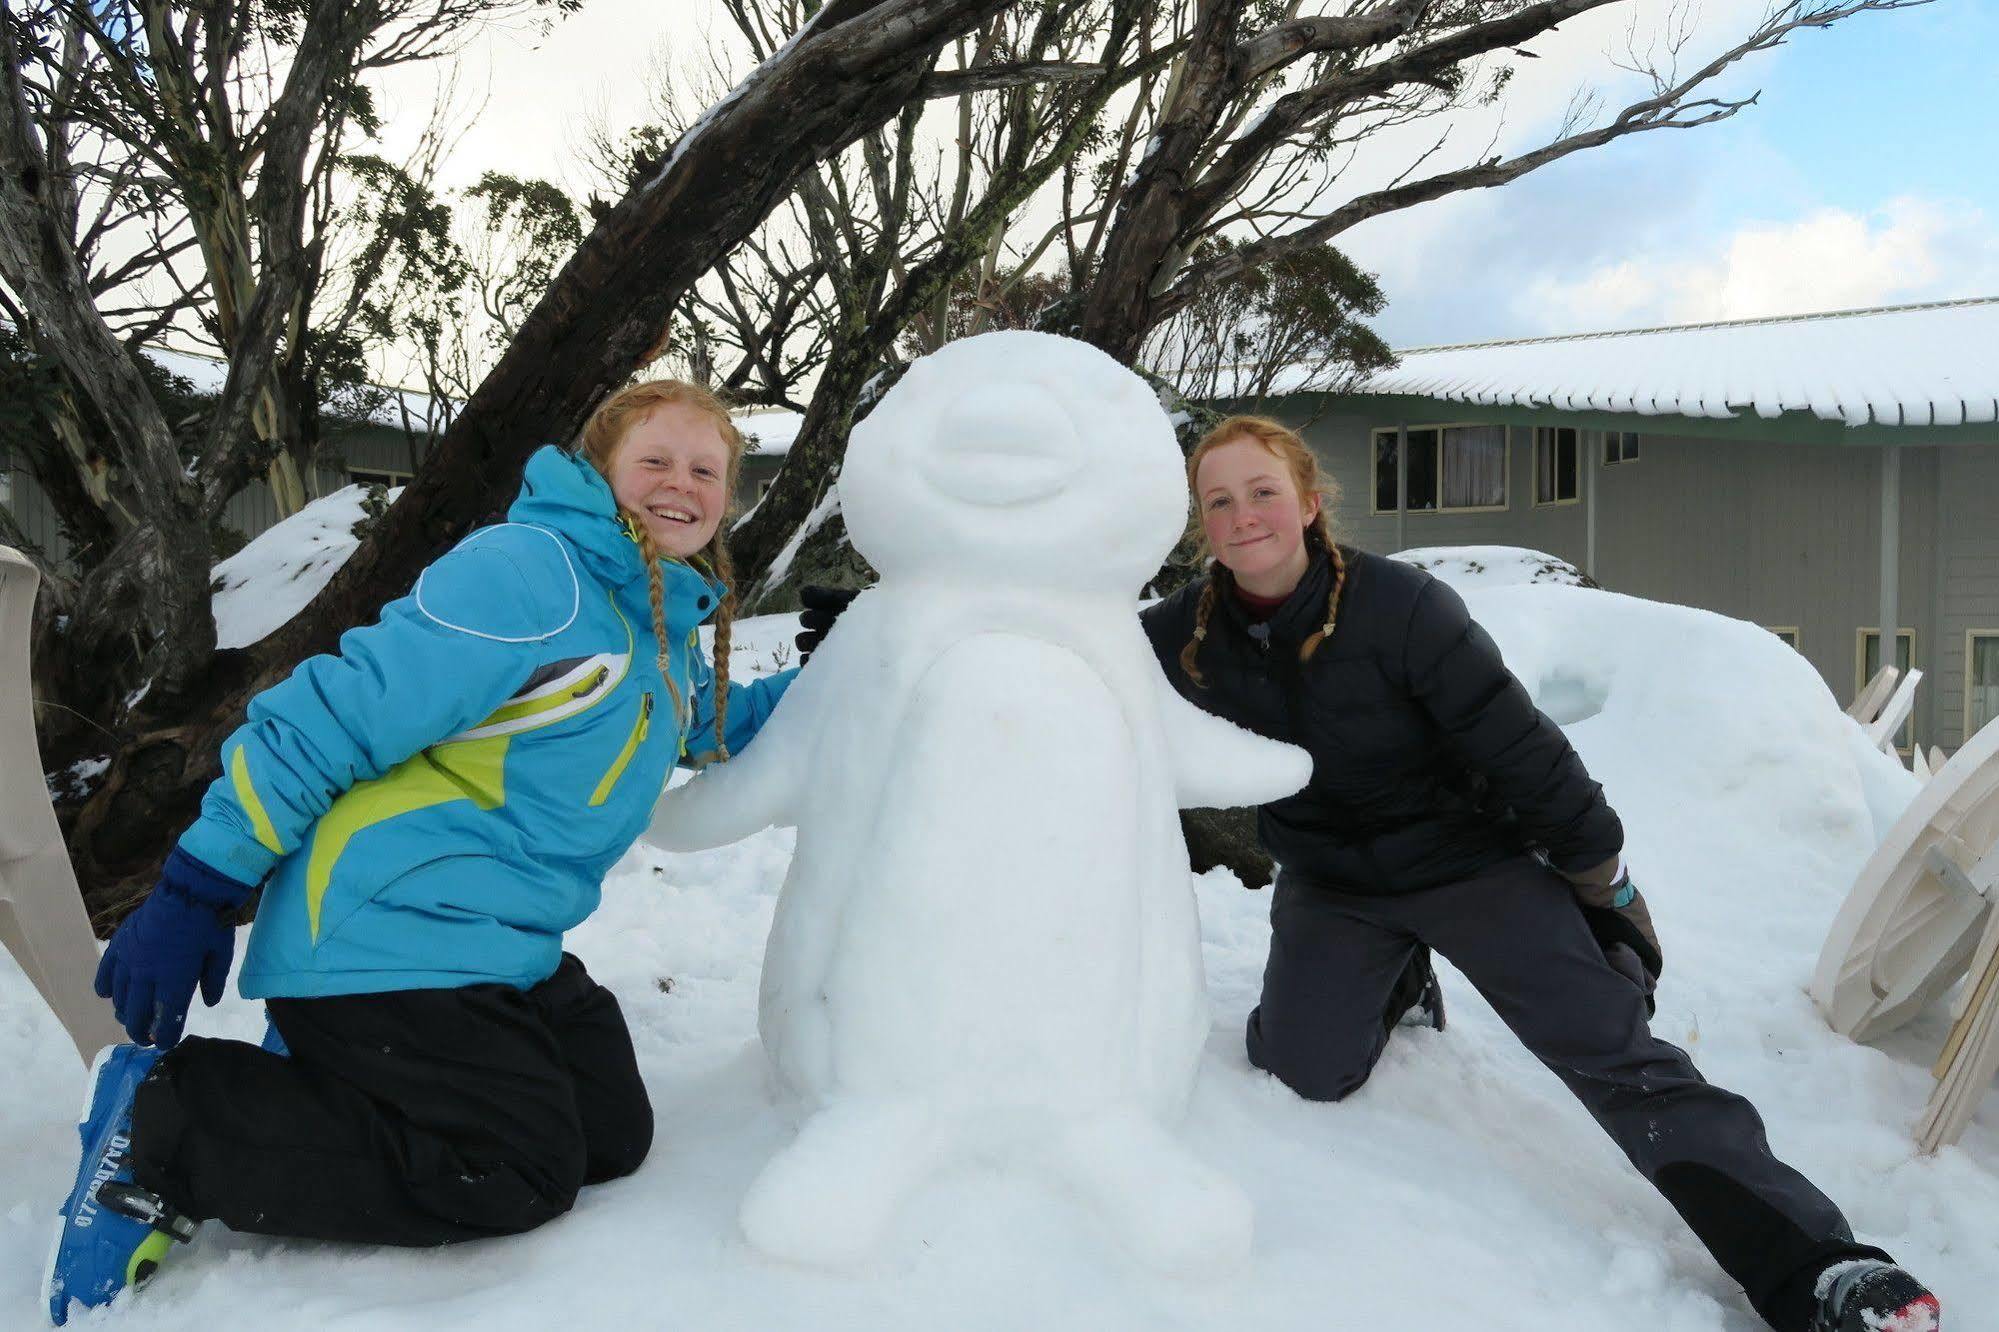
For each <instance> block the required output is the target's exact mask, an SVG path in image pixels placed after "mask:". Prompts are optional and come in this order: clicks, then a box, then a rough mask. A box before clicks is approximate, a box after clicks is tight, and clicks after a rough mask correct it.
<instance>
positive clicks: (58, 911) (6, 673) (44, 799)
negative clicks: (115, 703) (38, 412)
mask: <svg viewBox="0 0 1999 1332" xmlns="http://www.w3.org/2000/svg"><path fill="white" fill-rule="evenodd" d="M39 581H40V575H39V574H38V573H37V572H36V571H35V566H34V565H32V564H30V563H29V562H28V561H27V559H26V558H25V557H24V556H22V555H21V554H20V553H19V552H17V551H15V550H14V549H13V548H11V547H8V546H0V944H4V945H5V946H6V949H7V951H8V952H9V953H12V954H13V955H14V960H15V961H17V962H19V963H20V964H21V970H22V971H24V972H26V973H27V976H28V979H29V980H30V981H32V982H34V986H35V989H36V990H38V991H39V992H40V993H41V996H42V998H43V999H44V1000H46V1001H47V1002H48V1005H49V1007H50V1008H52V1009H54V1010H55V1014H56V1017H57V1018H59V1019H61V1021H62V1024H63V1027H64V1028H65V1029H66V1030H67V1031H68V1032H69V1035H70V1039H71V1040H72V1041H74V1042H75V1044H76V1048H77V1052H78V1053H79V1054H81V1055H82V1056H83V1058H84V1060H85V1062H88V1061H89V1060H90V1058H91V1056H93V1055H95V1054H96V1053H97V1051H98V1050H99V1049H101V1048H102V1047H104V1046H106V1045H109V1044H111V1043H112V1042H114V1041H120V1040H123V1039H124V1033H123V1032H121V1031H119V1029H118V1024H117V1023H116V1022H114V1021H113V1020H112V1017H111V1005H110V1004H108V1003H106V1002H105V1001H104V1000H102V999H99V998H98V997H97V995H96V994H95V993H94V992H93V991H92V990H91V988H90V981H91V977H93V976H95V975H96V974H97V940H96V939H95V938H94V937H92V935H91V932H90V921H89V919H88V918H87V917H86V916H85V915H84V912H83V898H82V897H80V896H79V895H78V894H77V891H76V876H75V873H74V871H72V870H71V869H70V864H69V852H68V850H67V849H66V848H65V847H64V846H63V842H62V833H61V831H60V830H59V829H58V828H57V827H56V816H55V811H54V810H53V809H51V808H50V807H49V791H48V787H47V786H45V785H44V784H43V782H42V761H41V751H40V750H39V749H38V748H37V747H36V745H35V723H34V720H33V717H32V715H31V713H30V710H29V702H30V678H29V674H28V637H29V622H30V621H31V619H32V618H33V615H34V608H35V586H36V584H37V583H38V582H39Z"/></svg>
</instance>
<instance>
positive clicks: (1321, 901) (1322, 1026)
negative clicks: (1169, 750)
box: [1144, 417, 1939, 1332]
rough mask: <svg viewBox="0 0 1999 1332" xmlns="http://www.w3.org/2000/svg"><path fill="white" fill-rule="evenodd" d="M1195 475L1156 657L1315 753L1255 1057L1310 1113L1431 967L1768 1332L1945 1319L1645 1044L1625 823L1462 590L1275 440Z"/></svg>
mask: <svg viewBox="0 0 1999 1332" xmlns="http://www.w3.org/2000/svg"><path fill="white" fill-rule="evenodd" d="M1188 481H1189V485H1190V488H1191V489H1192V491H1193V497H1194V502H1195V505H1196V507H1197V509H1198V512H1199V515H1200V520H1201V528H1202V532H1203V535H1204V536H1205V538H1206V541H1207V544H1208V546H1209V548H1210V550H1211V551H1212V553H1213V555H1214V563H1213V565H1212V566H1211V568H1210V571H1209V574H1208V577H1207V578H1206V579H1205V580H1203V581H1202V582H1201V583H1199V584H1195V585H1192V586H1189V587H1186V588H1183V589H1182V590H1181V591H1180V592H1178V593H1176V594H1175V595H1173V596H1171V597H1168V598H1167V599H1166V600H1164V601H1163V602H1161V603H1159V604H1158V605H1156V606H1153V607H1151V608H1150V609H1148V610H1147V611H1146V612H1145V613H1144V622H1145V628H1146V632H1147V634H1148V635H1149V636H1150V638H1151V640H1152V644H1153V647H1154V649H1155V650H1156V651H1157V653H1158V655H1159V662H1160V665H1161V667H1162V668H1163V669H1164V670H1165V671H1166V674H1167V677H1168V678H1169V679H1170V680H1172V681H1173V683H1174V686H1175V687H1176V688H1177V689H1178V690H1179V691H1180V692H1181V693H1182V694H1183V695H1184V696H1185V697H1186V698H1187V699H1189V700H1190V701H1192V702H1193V703H1194V704H1196V705H1197V706H1199V707H1201V708H1203V709H1205V710H1207V711H1209V712H1212V713H1214V714H1215V715H1217V716H1220V717H1225V718H1227V719H1228V720H1230V721H1233V722H1235V723H1237V724H1238V725H1241V726H1246V727H1248V728H1249V729H1250V730H1253V731H1255V732H1257V733H1258V734H1261V735H1265V736H1269V737H1271V738H1272V739H1277V740H1285V741H1289V742H1290V743H1292V744H1295V745H1301V746H1303V747H1304V748H1306V749H1307V750H1309V751H1310V752H1311V754H1312V757H1313V760H1314V769H1313V775H1312V780H1311V783H1310V784H1309V785H1308V786H1307V787H1306V788H1305V789H1304V790H1303V791H1301V792H1299V793H1298V794H1296V795H1293V796H1290V797H1287V798H1286V799H1283V800H1280V801H1277V802H1275V803H1273V804H1270V805H1266V806H1264V807H1263V808H1262V809H1260V810H1259V811H1258V812H1257V830H1258V836H1259V839H1260V840H1261V841H1262V843H1263V845H1264V848H1265V849H1266V850H1267V851H1269V852H1270V854H1271V856H1272V857H1273V858H1274V859H1275V860H1276V861H1277V863H1278V865H1279V867H1280V869H1279V873H1278V877H1277V883H1276V888H1275V892H1274V900H1273V901H1272V903H1271V913H1270V921H1271V941H1270V958H1269V962H1268V964H1267V965H1266V967H1265V970H1264V976H1263V993H1262V997H1261V999H1260V1001H1259V1002H1258V1004H1257V1007H1256V1008H1255V1009H1254V1010H1253V1011H1252V1012H1251V1013H1250V1016H1249V1027H1248V1044H1249V1058H1250V1061H1251V1062H1252V1063H1254V1064H1255V1065H1256V1066H1257V1067H1259V1068H1262V1069H1265V1070H1267V1071H1268V1072H1270V1073H1272V1074H1275V1075H1276V1076H1277V1077H1278V1078H1280V1079H1282V1080H1283V1081H1284V1082H1285V1083H1286V1084H1287V1085H1289V1086H1290V1087H1291V1088H1292V1089H1293V1090H1295V1091H1296V1092H1298V1094H1299V1095H1301V1096H1304V1097H1307V1098H1309V1099H1313V1100H1328V1101H1330V1100H1338V1099H1340V1098H1341V1097H1343V1096H1346V1095H1347V1094H1348V1093H1350V1092H1352V1091H1353V1090H1355V1089H1356V1088H1358V1087H1359V1086H1360V1085H1361V1084H1362V1083H1363V1082H1365V1081H1366V1080H1367V1076H1368V1073H1369V1072H1370V1071H1371V1070H1372V1069H1373V1067H1374V1064H1375V1061H1376V1060H1377V1059H1378V1058H1379V1057H1380V1055H1381V1051H1382V1048H1383V1046H1384V1045H1385V1044H1386V1042H1387V1039H1388V1032H1387V1028H1386V1027H1385V1025H1384V1023H1383V1020H1382V1015H1383V1012H1384V1008H1385V1007H1386V1006H1387V1005H1388V1004H1389V1001H1390V997H1391V993H1392V992H1394V991H1396V989H1397V986H1398V981H1399V979H1400V978H1402V977H1403V976H1404V975H1405V973H1406V972H1407V971H1408V970H1409V968H1410V965H1411V962H1412V958H1413V957H1415V956H1416V954H1417V950H1419V949H1420V948H1424V947H1429V948H1434V949H1436V950H1438V951H1440V952H1441V953H1443V954H1444V956H1445V957H1447V958H1449V959H1450V960H1451V961H1452V962H1453V963H1454V964H1456V966H1457V967H1458V968H1459V969H1460V970H1461V971H1463V972H1464V974H1465V976H1466V977H1467V978H1469V979H1470V981H1471V982H1472V984H1473V985H1475V986H1476V987H1477V988H1478V990H1479V992H1480V993H1481V994H1483V995H1484V996H1485V998H1486V999H1487V1000H1488V1001H1489V1002H1490V1003H1491V1004H1492V1006H1493V1008H1494V1009H1495V1010H1497V1011H1498V1013H1499V1016H1500V1017H1501V1019H1502V1020H1504V1021H1505V1023H1506V1024H1507V1026H1508V1027H1509V1028H1511V1029H1512V1031H1513V1033H1514V1034H1515V1035H1516V1036H1518V1037H1519V1038H1520V1040H1521V1041H1522V1043H1523V1044H1525V1045H1526V1046H1527V1048H1528V1049H1529V1050H1531V1051H1532V1052H1533V1053H1534V1055H1535V1056H1536V1057H1537V1058H1539V1059H1540V1060H1541V1062H1542V1063H1544V1064H1545V1065H1547V1067H1548V1068H1549V1069H1550V1071H1552V1072H1553V1073H1554V1074H1555V1075H1556V1076H1557V1077H1559V1078H1561V1079H1562V1081H1563V1082H1564V1083H1565V1084H1566V1085H1567V1086H1568V1088H1569V1090H1570V1091H1572V1092H1574V1093H1575V1095H1576V1097H1577V1098H1578V1099H1579V1100H1581V1101H1582V1103H1583V1104H1584V1106H1585V1107H1587V1108H1588V1110H1589V1112H1590V1113H1591V1114H1592V1115H1594V1116H1595V1117H1596V1120H1597V1122H1598V1123H1599V1124H1601V1125H1602V1126H1603V1128H1604V1131H1605V1132H1607V1133H1608V1134H1610V1136H1611V1138H1612V1139H1613V1140H1615V1141H1616V1143H1617V1145H1618V1146H1619V1147H1620V1148H1622V1149H1623V1151H1624V1153H1625V1155H1626V1156H1628V1157H1629V1158H1630V1160H1631V1162H1632V1164H1633V1165H1635V1166H1636V1167H1637V1168H1638V1169H1639V1170H1640V1171H1641V1172H1642V1173H1643V1174H1644V1175H1645V1177H1646V1178H1647V1179H1648V1180H1650V1181H1651V1182H1652V1184H1653V1186H1654V1187H1655V1188H1657V1189H1658V1190H1659V1191H1660V1193H1662V1194H1663V1195H1665V1197H1666V1199H1667V1201H1669V1202H1670V1203H1672V1205H1673V1206H1674V1208H1675V1209H1677V1210H1678V1211H1679V1213H1680V1215H1681V1216H1682V1217H1683V1218H1685V1220H1686V1222H1687V1224H1688V1225H1689V1226H1691V1227H1692V1228H1693V1230H1694V1233H1695V1234H1696V1235H1697V1236H1698V1237H1699V1238H1700V1240H1701V1242H1702V1243H1704V1244H1705V1245H1707V1247H1708V1250H1709V1252H1711V1253H1713V1254H1714V1256H1715V1258H1716V1260H1717V1261H1718V1262H1720V1264H1721V1265H1722V1267H1723V1268H1724V1269H1725V1270H1726V1271H1727V1272H1728V1274H1729V1275H1730V1276H1731V1277H1732V1278H1734V1279H1735V1280H1736V1281H1737V1282H1739V1283H1740V1284H1741V1285H1742V1287H1743V1289H1744V1291H1745V1292H1746V1293H1747V1294H1748V1297H1749V1299H1750V1302H1751V1303H1752V1304H1753V1305H1755V1307H1756V1309H1757V1312H1759V1313H1760V1314H1762V1315H1763V1317H1764V1318H1765V1319H1766V1320H1767V1321H1768V1322H1769V1324H1770V1325H1771V1326H1772V1327H1773V1328H1777V1329H1779V1332H1861V1329H1863V1328H1867V1329H1875V1328H1882V1327H1894V1328H1897V1329H1903V1328H1906V1329H1909V1332H1918V1330H1919V1329H1933V1328H1936V1327H1937V1326H1938V1318H1939V1315H1938V1309H1937V1302H1936V1298H1935V1297H1934V1296H1933V1295H1931V1294H1930V1293H1929V1292H1928V1291H1927V1290H1925V1289H1924V1288H1923V1287H1922V1285H1921V1284H1920V1283H1918V1282H1917V1281H1915V1280H1914V1279H1913V1278H1912V1277H1910V1276H1909V1274H1908V1273H1906V1272H1904V1271H1903V1270H1902V1269H1901V1268H1899V1267H1896V1266H1894V1265H1893V1264H1892V1262H1891V1260H1890V1259H1889V1257H1888V1255H1887V1254H1885V1253H1883V1252H1881V1251H1880V1250H1879V1249H1875V1248H1872V1247H1870V1246H1867V1245H1863V1244H1859V1243H1856V1242H1855V1241H1854V1238H1853V1234H1852V1231H1851V1230H1850V1229H1849V1228H1848V1226H1847V1223H1846V1221H1845V1219H1844V1218H1843V1217H1842V1216H1841V1215H1840V1212H1839V1209H1838V1208H1837V1207H1835V1206H1834V1205H1833V1204H1832V1202H1831V1201H1830V1200H1828V1199H1827V1198H1826V1197H1825V1196H1824V1195H1823V1194H1822V1193H1820V1192H1819V1191H1818V1190H1817V1189H1816V1188H1814V1187H1813V1186H1812V1184H1811V1183H1810V1182H1809V1181H1808V1180H1806V1179H1805V1178H1804V1177H1803V1176H1802V1175H1800V1174H1798V1172H1797V1171H1795V1170H1792V1169H1791V1168H1790V1167H1788V1166H1786V1165H1784V1164H1783V1163H1782V1162H1780V1161H1778V1160H1777V1159H1776V1158H1775V1157H1774V1156H1772V1155H1771V1153H1770V1149H1769V1145H1768V1144H1767V1142H1766V1141H1765V1139H1764V1133H1763V1124H1762V1121H1761V1120H1760V1119H1759V1118H1758V1116H1757V1113H1756V1110H1755V1108H1754V1107H1752V1106H1751V1105H1750V1104H1749V1103H1748V1102H1747V1101H1745V1100H1744V1099H1742V1098H1741V1097H1740V1096H1737V1095H1735V1094H1733V1093H1731V1092H1728V1091H1724V1090H1723V1089H1721V1088H1719V1087H1715V1086H1713V1085H1711V1084H1709V1083H1708V1082H1706V1081H1705V1080H1703V1079H1702V1077H1701V1075H1700V1073H1699V1072H1698V1071H1697V1070H1696V1069H1695V1068H1694V1066H1693V1064H1692V1062H1691V1061H1689V1060H1688V1058H1687V1056H1686V1054H1685V1053H1684V1052H1682V1051H1681V1050H1679V1049H1676V1048H1675V1047H1673V1046H1671V1045H1668V1044H1666V1043H1665V1042H1664V1041H1661V1040H1659V1039H1657V1038H1656V1037H1654V1036H1653V1035H1652V1034H1651V1032H1650V1031H1649V1030H1648V1028H1647V1025H1646V1020H1647V1014H1648V1008H1649V990H1650V987H1651V984H1652V982H1653V981H1654V980H1656V978H1657V976H1658V972H1659V967H1660V955H1659V950H1658V943H1657V939H1656V936H1655V935H1654V933H1653V930H1652V925H1651V920H1650V918H1649V915H1648V914H1647V912H1646V909H1645V904H1644V899H1643V898H1641V897H1640V896H1639V895H1638V892H1637V890H1636V889H1635V888H1634V887H1632V885H1631V881H1630V878H1629V876H1628V874H1626V872H1625V870H1624V867H1623V864H1622V860H1621V854H1620V853H1621V851H1622V847H1623V842H1624V833H1623V828H1622V826H1621V825H1620V824H1619V822H1618V819H1617V815H1616V814H1615V813H1613V812H1612V811H1611V808H1610V806H1609V805H1608V804H1607V803H1606V802H1605V801H1604V798H1603V789H1602V788H1601V787H1600V786H1598V785H1597V784H1596V783H1595V782H1593V781H1591V780H1590V777H1589V774H1588V772H1586V771H1585V770H1584V768H1583V765H1582V762H1581V760H1580V759H1578V758H1577V756H1576V753H1575V751H1574V750H1573V749H1571V748H1570V747H1569V744H1568V741H1567V740H1566V738H1565V737H1564V736H1563V735H1562V732H1561V731H1560V729H1559V728H1557V727H1556V726H1555V724H1554V723H1553V722H1551V721H1550V720H1549V719H1548V718H1547V717H1546V716H1544V715H1542V713H1541V712H1540V711H1539V710H1538V709H1536V708H1535V706H1534V704H1533V701H1532V700H1531V699H1530V698H1529V697H1528V695H1527V691H1526V690H1525V689H1523V688H1522V687H1521V685H1520V682H1519V681H1518V680H1516V679H1514V678H1513V676H1512V674H1511V673H1510V672H1509V671H1508V670H1507V669H1506V665H1505V663H1504V662H1503V661H1502V660H1501V659H1500V655H1499V651H1498V649H1497V647H1495V646H1494V644H1493V641H1492V639H1491V638H1490V637H1488V636H1487V634H1486V633H1485V631H1484V630H1483V629H1481V628H1480V627H1479V626H1478V624H1477V622H1476V621H1474V620H1473V619H1472V618H1471V617H1470V615H1469V614H1467V612H1466V610H1465V605H1464V602H1463V601H1462V600H1460V599H1459V597H1458V595H1457V594H1456V593H1455V592H1453V591H1452V590H1451V589H1450V588H1449V587H1448V586H1446V585H1445V584H1444V583H1442V582H1439V581H1437V580H1436V579H1433V578H1431V577H1430V576H1429V575H1427V574H1425V573H1423V572H1421V571H1420V570H1418V569H1415V568H1413V567H1411V566H1409V565H1406V564H1401V563H1398V562H1396V561H1393V560H1388V559H1384V558H1381V557H1379V556H1375V555H1370V554H1367V553H1364V552H1362V551H1358V550H1354V549H1353V548H1351V547H1346V546H1340V545H1336V544H1335V543H1334V542H1333V540H1332V536H1331V531H1330V528H1329V526H1328V522H1327V508H1328V506H1329V505H1330V503H1331V502H1332V496H1331V495H1330V494H1329V493H1327V492H1328V491H1329V490H1330V486H1329V485H1328V484H1325V483H1322V482H1321V480H1320V477H1319V474H1318V466H1317V462H1316V460H1315V458H1314V457H1313V455H1312V453H1311V451H1310V450H1309V449H1307V448H1306V447H1305V446H1304V444H1303V442H1302V441H1300V440H1299V438H1298V436H1297V435H1295V434H1293V433H1292V432H1291V431H1290V430H1288V429H1286V428H1285V427H1284V426H1282V425H1280V424H1278V423H1277V422H1274V421H1270V420H1266V419H1263V418H1260V417H1232V418H1230V419H1229V420H1226V421H1224V422H1222V423H1221V424H1220V425H1219V426H1217V427H1216V428H1215V429H1214V430H1213V431H1212V432H1210V433H1209V435H1208V436H1207V438H1206V439H1204V440H1203V441H1202V442H1201V444H1200V447H1199V448H1197V449H1196V450H1195V451H1194V453H1193V456H1192V457H1191V458H1190V459H1189V461H1188ZM1891 1319H1900V1320H1902V1321H1895V1322H1891V1321H1887V1320H1891Z"/></svg>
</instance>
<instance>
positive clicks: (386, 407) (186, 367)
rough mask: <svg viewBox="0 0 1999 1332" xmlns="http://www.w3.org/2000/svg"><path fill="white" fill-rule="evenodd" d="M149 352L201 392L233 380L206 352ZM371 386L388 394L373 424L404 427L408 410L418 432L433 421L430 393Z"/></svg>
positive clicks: (224, 365) (374, 414) (373, 415)
mask: <svg viewBox="0 0 1999 1332" xmlns="http://www.w3.org/2000/svg"><path fill="white" fill-rule="evenodd" d="M145 353H146V356H147V357H148V358H149V359H150V360H151V361H152V362H153V363H154V364H155V365H157V366H159V367H160V368H161V369H162V370H166V371H168V372H169V373H171V374H176V375H179V376H180V377H181V378H182V379H185V380H187V381H188V382H189V383H190V384H192V385H194V387H195V390H196V392H199V393H220V392H221V391H222V385H223V384H224V383H225V382H227V380H228V378H229V362H227V361H225V360H223V359H221V358H220V357H217V356H210V355H208V354H206V353H204V352H185V351H176V350H174V349H173V348H171V347H147V348H146V349H145ZM369 387H370V388H378V389H381V390H382V391H383V392H384V393H385V394H386V395H387V396H385V397H384V398H383V399H382V401H381V402H380V403H378V404H376V405H375V407H374V408H373V409H371V410H370V411H369V413H368V420H369V421H370V422H371V423H373V424H375V425H382V426H397V427H400V426H402V425H403V424H404V418H403V411H404V410H407V411H408V413H409V418H408V420H409V424H410V425H411V426H412V427H414V428H416V429H422V428H423V426H424V424H425V423H426V422H427V421H429V420H430V405H431V400H430V395H429V394H428V393H419V392H417V391H416V390H414V389H400V388H393V387H391V386H389V385H387V384H371V385H369ZM399 399H400V405H399V403H398V400H399Z"/></svg>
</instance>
